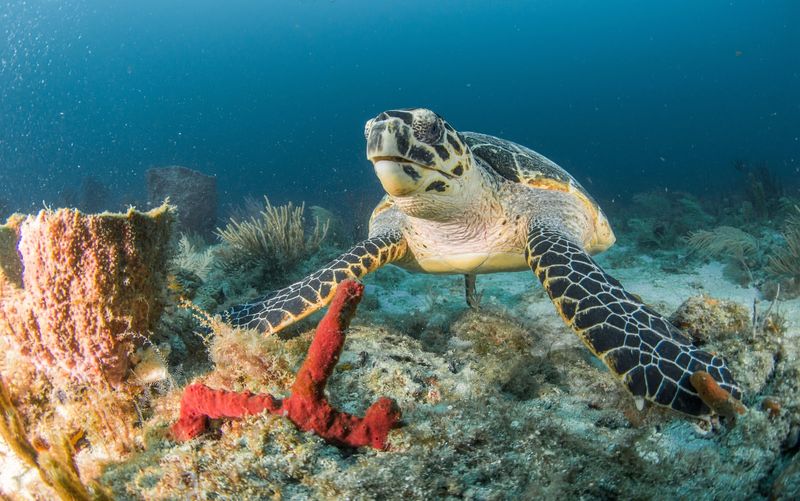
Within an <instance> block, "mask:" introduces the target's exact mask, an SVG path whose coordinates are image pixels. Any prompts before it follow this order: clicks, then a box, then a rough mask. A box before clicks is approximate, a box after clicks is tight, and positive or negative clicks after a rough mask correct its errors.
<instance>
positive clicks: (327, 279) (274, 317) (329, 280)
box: [222, 231, 407, 333]
mask: <svg viewBox="0 0 800 501" xmlns="http://www.w3.org/2000/svg"><path fill="white" fill-rule="evenodd" d="M406 249H407V246H406V241H405V239H404V238H403V236H402V234H401V233H400V232H396V231H390V232H386V233H384V234H381V235H377V236H373V237H370V238H368V239H366V240H364V241H362V242H359V243H357V244H356V245H354V246H353V247H352V248H351V249H350V250H349V251H347V252H345V253H344V254H342V255H340V256H339V257H337V258H336V259H334V260H333V261H331V262H330V263H328V264H327V265H325V267H323V268H322V269H320V270H319V271H316V272H314V273H312V274H311V275H309V276H307V277H306V278H304V279H303V280H301V281H299V282H297V283H294V284H292V285H289V286H288V287H284V288H283V289H279V290H276V291H272V292H270V293H269V294H267V295H266V296H262V297H260V298H258V299H256V300H255V301H253V302H250V303H246V304H240V305H238V306H234V307H233V308H231V309H229V310H228V311H226V312H225V313H223V315H222V317H223V319H224V320H226V321H228V322H230V323H232V324H233V325H235V326H236V327H243V328H246V329H258V330H260V331H264V332H270V333H275V332H278V331H279V330H281V329H283V328H284V327H286V326H288V325H291V324H293V323H294V322H297V321H298V320H300V319H302V318H305V317H307V316H308V315H310V314H312V313H314V312H315V311H317V310H319V309H320V308H322V307H323V306H325V305H326V304H328V302H330V300H331V299H332V298H333V294H334V292H336V288H337V287H338V286H339V284H340V283H341V282H343V281H344V280H346V279H348V278H350V279H355V280H357V279H360V278H362V277H363V276H364V275H366V274H367V273H371V272H373V271H375V270H376V269H378V268H380V267H381V266H383V265H385V264H388V263H391V262H393V261H397V260H398V259H401V258H402V257H403V256H404V255H405V253H406Z"/></svg>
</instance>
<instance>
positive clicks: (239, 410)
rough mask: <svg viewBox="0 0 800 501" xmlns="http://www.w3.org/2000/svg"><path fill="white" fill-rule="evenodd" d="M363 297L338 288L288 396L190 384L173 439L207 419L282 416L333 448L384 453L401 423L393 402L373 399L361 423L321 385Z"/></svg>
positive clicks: (355, 288)
mask: <svg viewBox="0 0 800 501" xmlns="http://www.w3.org/2000/svg"><path fill="white" fill-rule="evenodd" d="M363 294H364V285H362V284H360V283H358V282H356V281H354V280H345V281H344V282H342V283H341V284H339V286H338V287H337V290H336V294H335V295H334V297H333V301H332V302H331V305H330V307H329V308H328V312H327V313H326V314H325V316H324V317H323V319H322V320H321V321H320V323H319V325H317V331H316V333H315V334H314V339H313V341H312V342H311V346H310V347H309V349H308V355H307V356H306V360H305V362H303V365H302V367H300V370H299V371H298V373H297V376H296V378H295V381H294V384H293V385H292V394H291V396H289V397H288V398H286V399H284V400H279V399H276V398H274V397H273V396H272V395H269V394H262V395H256V394H253V393H250V392H249V391H245V392H241V393H238V392H232V391H225V390H214V389H212V388H209V387H208V386H205V385H203V384H191V385H189V386H187V387H186V389H185V390H184V393H183V397H182V398H181V413H180V418H179V419H178V421H177V422H176V423H175V424H174V425H172V428H171V430H172V434H173V436H174V437H175V438H176V439H177V440H189V439H191V438H194V437H195V436H197V435H198V434H200V433H202V432H203V431H205V429H206V427H207V425H208V418H212V419H217V418H223V417H227V418H239V417H243V416H246V415H251V414H259V413H261V412H263V411H265V410H266V411H269V412H270V413H272V414H276V415H282V416H286V417H287V418H288V419H289V421H291V422H292V423H294V424H295V425H296V426H297V427H298V428H299V429H301V430H303V431H313V432H314V433H316V434H317V435H319V436H321V437H322V438H324V439H325V440H327V441H328V442H330V443H332V444H334V445H337V446H348V447H361V446H365V445H369V446H371V447H374V448H376V449H381V450H386V449H387V447H388V444H387V442H386V440H387V437H388V435H389V431H390V430H391V429H392V428H395V427H396V426H397V425H398V423H399V422H400V409H399V408H398V407H397V405H396V404H395V402H394V401H393V400H391V399H389V398H385V397H384V398H380V399H378V401H377V402H375V403H373V404H372V405H371V406H370V407H369V409H367V412H366V414H365V415H364V417H363V418H360V417H358V416H353V415H350V414H347V413H346V412H342V411H339V410H338V409H335V408H334V407H333V406H331V404H330V403H329V402H328V400H327V399H326V398H325V385H326V384H327V382H328V378H329V377H330V375H331V374H332V373H333V369H334V367H336V363H337V362H338V361H339V355H341V353H342V347H343V346H344V340H345V330H346V329H347V327H348V326H349V325H350V319H352V318H353V315H355V312H356V307H357V306H358V303H359V301H361V296H362V295H363Z"/></svg>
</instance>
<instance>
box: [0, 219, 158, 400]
mask: <svg viewBox="0 0 800 501" xmlns="http://www.w3.org/2000/svg"><path fill="white" fill-rule="evenodd" d="M172 220H173V214H172V211H171V209H170V208H169V206H167V205H163V206H161V207H159V208H157V209H154V210H151V211H149V212H145V213H143V212H138V211H136V210H134V209H130V210H128V211H127V212H126V213H124V214H111V213H102V214H96V215H87V214H83V213H81V212H80V211H77V210H73V209H59V210H56V211H52V210H43V211H41V212H39V214H38V215H36V216H27V217H25V218H24V219H22V220H20V219H19V216H17V217H16V219H15V218H14V217H12V219H10V220H9V224H11V223H13V227H12V228H6V230H7V231H5V232H0V233H2V234H3V235H4V236H5V237H6V238H5V239H6V240H7V239H8V238H9V236H10V235H16V238H18V241H17V245H16V250H17V252H16V255H13V254H14V253H10V252H7V251H8V248H9V246H8V245H4V246H3V248H4V249H5V250H6V252H0V258H2V259H3V260H4V263H2V265H1V266H0V269H2V270H5V271H4V272H3V273H0V336H3V337H7V336H10V337H11V338H12V340H13V341H14V342H15V343H17V344H18V345H19V346H20V347H21V348H22V350H21V351H22V352H23V353H25V354H27V355H28V356H29V357H30V359H31V360H32V362H33V363H34V364H35V365H36V366H37V368H38V369H39V370H41V371H43V372H44V373H45V374H47V376H48V377H49V378H50V379H51V380H54V379H55V378H68V379H69V380H71V381H74V382H78V383H88V384H90V385H92V386H95V387H98V386H99V387H107V386H108V385H111V386H117V385H119V384H120V383H121V382H122V381H123V379H124V378H125V375H126V373H127V370H128V366H129V360H128V355H129V354H130V353H131V352H132V351H133V350H134V349H135V347H136V345H137V344H140V343H141V341H142V340H144V339H145V336H146V335H147V333H148V331H150V330H152V328H153V327H154V326H155V323H156V322H157V320H158V318H159V316H160V315H161V311H162V309H163V306H164V290H165V288H164V285H165V280H166V266H167V255H168V245H169V235H170V229H171V224H172ZM7 226H8V225H7ZM2 228H3V227H0V229H2ZM12 229H13V231H11V230H12ZM13 259H18V260H19V261H18V262H16V263H15V262H9V261H13ZM17 270H21V277H15V274H16V273H15V271H17ZM19 278H21V283H19ZM20 285H21V287H20Z"/></svg>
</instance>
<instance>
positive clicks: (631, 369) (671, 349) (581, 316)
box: [525, 226, 742, 416]
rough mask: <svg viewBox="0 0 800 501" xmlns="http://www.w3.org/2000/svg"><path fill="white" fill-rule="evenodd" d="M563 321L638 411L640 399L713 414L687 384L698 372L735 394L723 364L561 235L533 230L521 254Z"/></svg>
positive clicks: (738, 394) (736, 388)
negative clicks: (622, 387)
mask: <svg viewBox="0 0 800 501" xmlns="http://www.w3.org/2000/svg"><path fill="white" fill-rule="evenodd" d="M525 254H526V255H525V257H526V260H527V261H528V265H529V266H530V267H531V269H532V270H533V272H534V273H535V274H536V276H537V277H538V278H539V280H540V281H541V282H542V285H543V286H544V288H545V290H546V291H547V294H548V295H549V296H550V299H551V300H552V301H553V304H554V305H555V306H556V308H557V309H558V311H559V313H560V314H561V317H562V318H563V319H564V321H565V322H566V323H567V324H568V325H569V326H570V327H572V329H573V330H574V331H575V332H576V333H577V334H578V336H579V337H580V338H581V340H582V341H583V342H584V344H586V346H588V347H589V349H590V350H591V351H592V353H594V354H595V355H597V356H598V357H599V358H600V359H601V360H602V361H603V362H604V363H605V364H606V365H607V366H608V368H609V369H611V372H612V373H613V374H614V375H616V376H617V377H618V378H619V379H621V380H622V382H623V383H625V386H626V387H627V388H628V390H629V391H630V392H631V393H632V394H633V396H634V397H635V398H636V399H637V405H638V406H641V404H642V403H643V401H642V400H641V399H642V398H644V399H647V400H650V401H652V402H655V403H656V404H659V405H663V406H667V407H670V408H672V409H674V410H676V411H679V412H683V413H685V414H689V415H693V416H707V415H710V414H713V412H712V410H711V409H710V408H709V407H708V406H707V405H706V404H705V403H704V402H703V400H702V399H701V398H700V396H699V395H698V392H697V391H696V390H695V388H694V386H692V383H691V381H690V378H691V376H692V374H693V373H695V372H698V371H704V372H707V373H708V374H710V375H711V377H713V378H714V379H715V380H716V381H717V382H718V383H719V386H720V387H721V388H723V389H724V390H726V391H727V392H729V393H730V394H731V395H732V396H733V397H735V398H737V399H738V398H741V395H742V393H741V390H740V389H739V386H738V385H737V384H736V381H734V379H733V376H732V375H731V373H730V371H729V370H728V368H727V367H726V366H725V361H724V360H723V359H722V358H721V357H719V356H714V355H712V354H710V353H708V352H705V351H703V350H701V349H699V348H697V347H696V346H694V345H693V344H692V342H691V339H690V338H689V337H688V336H686V334H684V333H683V332H681V331H680V330H679V329H678V328H677V327H675V326H673V325H672V324H671V323H669V321H668V320H667V319H666V318H664V317H663V316H662V315H659V314H658V313H657V312H655V311H653V310H652V309H651V308H650V307H648V306H646V305H644V304H643V303H642V302H641V301H639V300H638V299H637V298H635V297H634V296H632V295H631V294H629V293H628V292H627V291H626V290H625V289H624V288H623V287H622V285H621V284H620V283H619V282H618V281H617V280H615V279H614V278H613V277H611V276H609V275H608V274H606V273H605V272H604V271H603V270H602V268H600V266H598V265H597V263H595V261H594V260H593V259H592V258H591V257H590V256H589V255H588V254H587V253H586V252H585V251H584V250H583V248H582V247H581V246H580V245H578V244H577V243H575V242H574V241H573V240H572V239H570V238H568V237H567V236H565V235H563V234H562V233H561V232H559V231H557V230H554V229H551V228H548V227H544V226H533V227H531V228H530V230H529V233H528V245H527V249H526V253H525Z"/></svg>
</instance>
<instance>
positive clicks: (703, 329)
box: [669, 295, 751, 344]
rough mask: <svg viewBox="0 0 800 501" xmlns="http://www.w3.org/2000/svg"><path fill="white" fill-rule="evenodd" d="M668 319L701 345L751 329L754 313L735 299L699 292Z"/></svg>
mask: <svg viewBox="0 0 800 501" xmlns="http://www.w3.org/2000/svg"><path fill="white" fill-rule="evenodd" d="M669 321H670V322H672V324H673V325H675V326H676V327H678V328H679V329H681V330H683V331H684V332H686V333H687V334H689V335H690V336H692V338H694V340H695V342H697V343H700V344H702V343H705V342H707V341H714V340H719V339H725V338H728V337H731V336H735V335H737V334H738V333H740V332H742V331H743V330H745V329H747V328H749V327H750V324H751V314H750V312H749V311H748V310H747V309H746V308H745V307H744V306H742V305H741V304H739V303H737V302H735V301H727V300H724V299H715V298H713V297H711V296H706V295H700V296H693V297H690V298H689V299H687V300H686V301H684V302H683V304H681V305H680V306H679V307H678V309H677V310H676V311H675V313H673V314H672V315H671V316H670V317H669Z"/></svg>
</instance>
